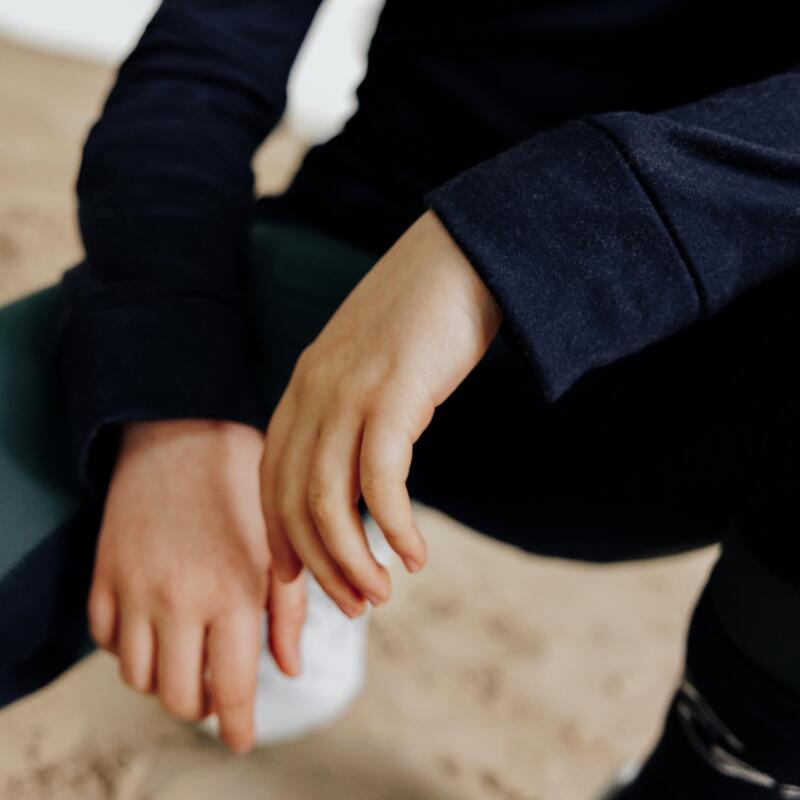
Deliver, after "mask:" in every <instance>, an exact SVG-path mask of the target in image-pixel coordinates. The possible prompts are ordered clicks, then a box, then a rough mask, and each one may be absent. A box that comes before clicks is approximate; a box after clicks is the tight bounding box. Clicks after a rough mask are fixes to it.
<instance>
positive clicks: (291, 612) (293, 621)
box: [267, 572, 306, 676]
mask: <svg viewBox="0 0 800 800" xmlns="http://www.w3.org/2000/svg"><path fill="white" fill-rule="evenodd" d="M267 610H268V612H269V648H270V651H271V652H272V655H273V656H274V657H275V661H276V662H277V664H278V666H279V667H280V668H281V669H282V670H283V672H284V673H286V674H287V675H289V676H293V675H297V674H298V673H299V672H300V667H301V663H300V635H301V634H302V632H303V625H304V624H305V621H306V573H305V572H301V573H300V575H299V576H298V577H297V578H295V579H294V580H293V581H291V582H290V583H284V582H283V581H282V580H281V579H280V578H278V577H277V576H276V575H273V576H272V578H271V580H270V586H269V603H268V609H267Z"/></svg>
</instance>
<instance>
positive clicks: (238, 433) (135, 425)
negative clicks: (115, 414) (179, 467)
mask: <svg viewBox="0 0 800 800" xmlns="http://www.w3.org/2000/svg"><path fill="white" fill-rule="evenodd" d="M262 438H263V434H262V433H261V431H258V430H256V429H255V428H253V427H251V426H250V425H245V424H244V423H241V422H232V421H230V420H218V419H158V420H137V421H133V422H126V423H123V424H122V426H121V430H120V451H119V452H120V456H122V455H123V454H125V453H128V452H130V451H132V450H138V449H139V448H141V447H147V446H149V445H154V444H162V445H163V444H166V443H170V442H173V443H178V442H180V441H187V442H188V441H201V440H206V441H212V440H219V439H226V440H234V441H236V440H238V441H241V442H242V443H245V442H248V441H252V442H255V441H257V442H258V443H259V444H260V443H261V440H262Z"/></svg>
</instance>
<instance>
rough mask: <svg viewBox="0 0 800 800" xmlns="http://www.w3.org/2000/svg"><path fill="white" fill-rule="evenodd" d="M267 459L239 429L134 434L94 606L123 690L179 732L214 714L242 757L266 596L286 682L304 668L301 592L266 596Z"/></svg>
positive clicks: (161, 429) (95, 622)
mask: <svg viewBox="0 0 800 800" xmlns="http://www.w3.org/2000/svg"><path fill="white" fill-rule="evenodd" d="M261 451H262V436H261V434H260V433H259V432H258V431H256V430H255V429H252V428H249V427H247V426H244V425H238V424H235V423H225V422H214V421H209V420H197V421H174V422H148V423H137V424H134V425H130V426H128V427H127V429H126V431H125V433H124V435H123V442H122V447H121V450H120V455H119V458H118V460H117V464H116V468H115V471H114V476H113V479H112V482H111V486H110V489H109V493H108V498H107V501H106V507H105V515H104V519H103V524H102V529H101V533H100V540H99V543H98V550H97V562H96V565H95V574H94V582H93V586H92V592H91V596H90V600H89V616H90V621H91V627H92V633H93V635H94V637H95V639H96V641H97V642H98V644H99V645H100V646H102V647H105V648H106V649H108V650H110V651H111V652H112V653H115V654H116V655H117V656H118V657H119V662H120V672H121V674H122V677H123V679H124V680H125V681H126V682H127V683H129V684H130V685H131V686H132V687H134V688H135V689H138V690H139V691H142V692H154V693H157V694H158V695H159V698H160V700H161V703H162V705H163V706H164V707H165V708H166V709H167V710H168V711H170V712H171V713H172V714H174V715H175V716H177V717H179V718H181V719H185V720H196V719H199V718H201V717H202V716H204V715H205V714H207V713H208V712H209V710H210V707H211V706H213V708H214V710H215V711H217V713H218V714H219V718H220V728H221V732H222V738H223V739H224V741H225V742H226V743H227V744H228V745H229V746H230V747H232V748H233V749H234V750H237V751H242V750H246V749H248V748H249V747H250V746H251V744H252V741H253V735H254V734H253V703H254V695H255V691H256V682H257V665H258V660H259V643H260V625H261V620H262V613H263V610H264V604H265V602H266V601H267V596H268V595H269V606H270V626H269V627H270V634H271V635H270V639H271V642H270V645H271V648H272V651H273V654H274V655H275V657H276V660H277V662H278V664H279V665H280V667H281V668H282V669H283V671H284V672H286V673H287V674H292V673H294V672H296V671H297V669H298V666H299V664H298V656H297V646H298V640H299V636H300V630H301V628H302V625H303V622H304V611H305V586H304V581H303V580H302V579H300V580H298V581H296V582H295V583H292V584H288V585H287V584H283V583H280V582H279V581H277V580H274V581H272V582H271V585H270V586H269V587H268V568H269V553H268V549H267V541H266V531H265V528H264V521H263V516H262V514H261V507H260V502H259V496H258V462H259V458H260V456H261ZM268 589H269V590H270V591H269V592H268ZM206 670H208V676H210V682H209V685H207V682H206V677H207V676H206Z"/></svg>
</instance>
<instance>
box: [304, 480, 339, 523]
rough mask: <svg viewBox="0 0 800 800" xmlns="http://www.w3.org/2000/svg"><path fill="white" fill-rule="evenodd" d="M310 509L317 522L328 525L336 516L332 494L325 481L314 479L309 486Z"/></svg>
mask: <svg viewBox="0 0 800 800" xmlns="http://www.w3.org/2000/svg"><path fill="white" fill-rule="evenodd" d="M308 510H309V511H310V513H311V516H312V518H313V519H314V521H315V522H316V523H317V524H320V525H324V526H328V525H330V524H331V523H332V522H333V520H334V517H335V516H336V512H335V508H334V503H333V500H332V494H331V492H330V490H329V489H328V487H327V486H326V485H325V484H324V482H323V481H321V480H319V479H313V480H312V482H311V484H310V485H309V487H308Z"/></svg>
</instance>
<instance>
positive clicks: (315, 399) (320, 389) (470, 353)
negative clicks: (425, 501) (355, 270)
mask: <svg viewBox="0 0 800 800" xmlns="http://www.w3.org/2000/svg"><path fill="white" fill-rule="evenodd" d="M500 322H501V312H500V310H499V308H498V306H497V304H496V302H495V301H494V299H493V297H492V296H491V294H490V293H489V291H488V289H487V288H486V286H485V285H484V284H483V282H482V281H481V280H480V278H479V277H478V275H477V273H476V272H475V270H474V269H473V267H472V265H471V264H470V263H469V261H467V259H466V258H465V256H464V255H463V253H462V252H461V251H460V250H459V248H458V247H457V245H456V244H455V242H454V241H453V240H452V239H451V238H450V235H449V234H448V233H447V231H446V229H445V228H444V226H443V225H442V224H441V223H440V222H439V220H438V219H437V218H436V216H435V215H434V214H433V213H432V212H428V213H426V214H424V215H423V216H422V217H420V219H419V220H417V222H416V223H415V224H414V225H412V226H411V227H410V228H409V229H408V231H406V233H405V234H404V235H403V236H402V237H401V238H400V239H399V240H398V242H397V243H396V244H395V245H394V246H393V247H392V248H391V249H390V250H389V252H388V253H387V254H386V255H385V256H384V257H383V258H382V259H381V260H380V261H378V263H377V264H376V265H375V266H374V267H373V268H372V269H371V270H370V271H369V273H368V274H367V275H366V276H365V277H364V279H363V280H362V281H361V282H360V283H359V284H358V286H356V288H355V289H354V290H353V291H352V292H351V294H350V295H349V296H348V298H347V299H346V300H345V301H344V303H342V305H341V306H340V307H339V309H338V310H337V311H336V313H335V314H334V315H333V317H331V319H330V320H329V322H328V324H327V325H326V326H325V328H324V329H323V330H322V332H321V333H320V334H319V336H318V337H317V339H316V340H315V341H314V342H313V343H312V344H311V345H309V346H308V347H307V348H306V349H305V350H304V351H303V353H302V355H301V357H300V358H299V359H298V361H297V364H296V366H295V369H294V372H293V374H292V378H291V380H290V382H289V385H288V386H287V388H286V391H285V392H284V394H283V397H282V398H281V400H280V403H279V404H278V406H277V408H276V409H275V413H274V414H273V415H272V419H271V420H270V424H269V428H268V430H267V436H266V441H265V446H264V455H263V459H262V463H261V495H262V506H263V510H264V515H265V518H266V523H267V532H268V538H269V545H270V549H271V551H272V554H273V557H274V560H275V569H276V570H277V572H278V574H279V575H280V576H281V578H282V579H283V580H290V579H292V578H294V577H295V576H296V575H297V573H298V572H299V570H300V569H301V567H302V565H303V564H305V565H306V566H307V567H308V568H309V569H310V570H311V572H312V573H313V574H314V576H315V577H316V578H317V580H318V581H319V583H320V585H321V586H322V587H323V588H324V589H325V591H326V592H327V593H328V594H329V595H330V596H331V598H332V599H333V600H334V601H335V602H336V603H337V604H338V605H339V607H340V608H341V609H342V610H343V611H344V612H345V613H346V614H348V615H350V616H357V615H358V614H360V613H361V612H362V611H363V608H364V604H363V601H364V598H366V599H367V600H369V601H370V602H372V603H374V604H377V603H381V602H384V601H386V600H388V598H389V596H390V594H391V581H390V579H389V575H388V573H387V572H386V570H385V569H384V568H383V567H382V566H381V565H380V564H378V562H377V561H375V559H374V558H373V557H372V554H371V553H370V550H369V548H368V546H367V541H366V538H365V535H364V530H363V526H362V523H361V518H360V516H359V513H358V507H357V503H358V498H359V495H363V497H364V500H365V502H366V504H367V507H368V508H369V510H370V513H371V514H372V516H373V518H374V519H375V521H376V522H377V524H378V525H379V526H380V528H381V530H382V531H383V533H384V534H385V536H386V538H387V540H388V542H389V544H390V545H391V547H392V548H393V549H394V550H395V552H397V554H398V555H399V556H400V557H401V558H402V559H403V561H404V563H405V565H406V568H407V569H408V570H409V571H410V572H415V571H416V570H418V569H420V568H421V567H422V566H423V565H424V564H425V561H426V557H427V550H426V545H425V541H424V540H423V538H422V536H421V535H420V532H419V530H418V529H417V527H416V524H415V522H414V519H413V516H412V511H411V502H410V498H409V495H408V490H407V488H406V479H407V477H408V472H409V467H410V465H411V458H412V448H413V445H414V443H415V442H416V441H417V439H418V438H419V436H420V435H421V434H422V432H423V431H424V430H425V428H426V427H427V426H428V425H429V423H430V422H431V419H432V417H433V413H434V411H435V409H436V407H437V406H438V405H439V404H441V403H442V402H443V401H444V400H445V399H446V398H447V397H448V396H449V395H450V394H451V393H452V392H453V391H454V390H455V388H456V387H457V386H458V385H459V384H460V383H461V381H463V380H464V378H465V377H466V376H467V375H468V374H469V373H470V372H471V371H472V369H473V368H474V367H475V365H476V364H477V363H478V361H479V360H480V359H481V357H482V356H483V354H484V352H485V351H486V349H487V348H488V346H489V343H490V342H491V340H492V339H493V337H494V335H495V333H496V332H497V329H498V328H499V326H500Z"/></svg>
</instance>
